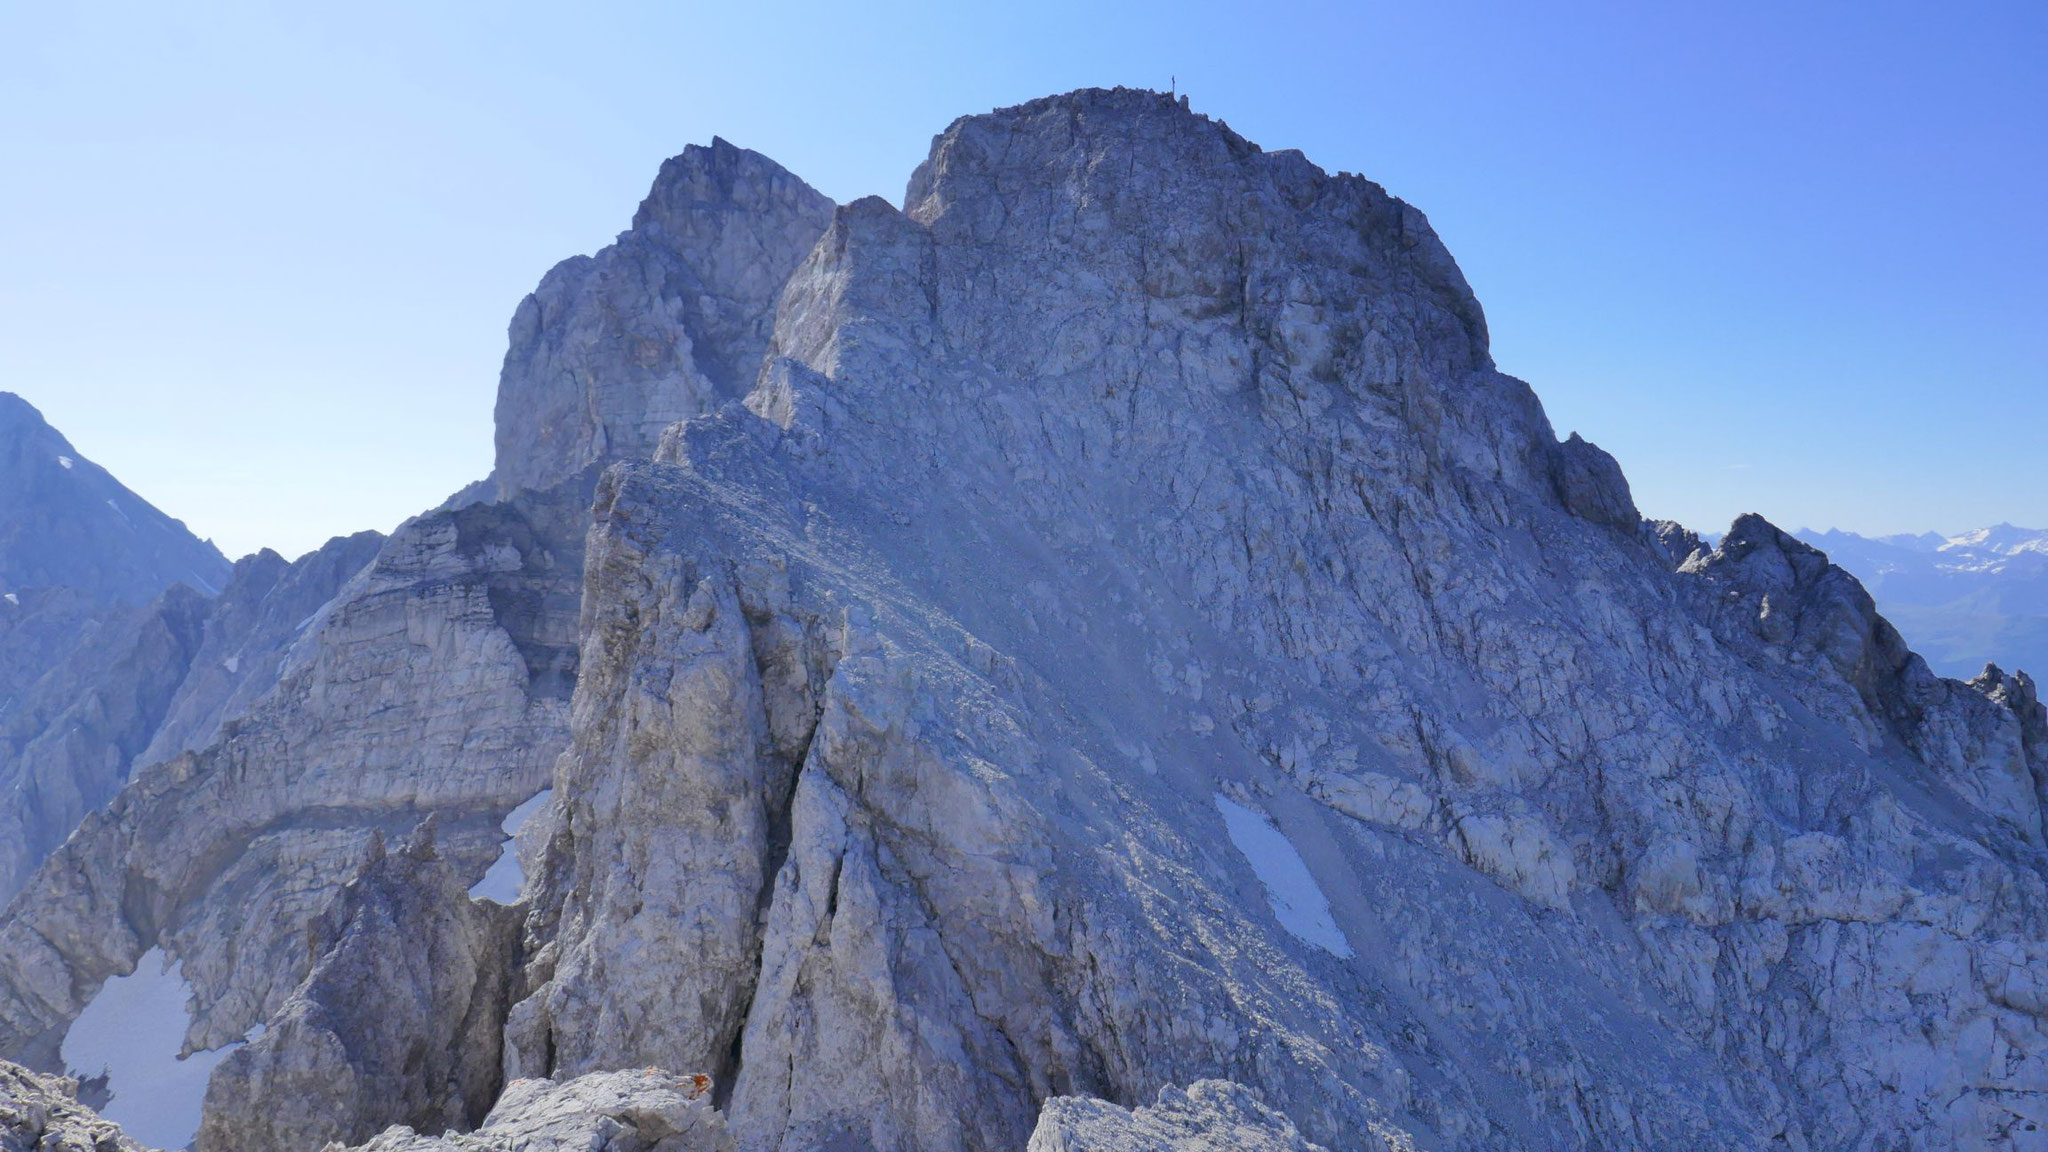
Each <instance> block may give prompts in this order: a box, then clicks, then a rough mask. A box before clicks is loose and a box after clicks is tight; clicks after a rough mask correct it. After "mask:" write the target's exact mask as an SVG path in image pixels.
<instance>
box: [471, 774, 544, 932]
mask: <svg viewBox="0 0 2048 1152" xmlns="http://www.w3.org/2000/svg"><path fill="white" fill-rule="evenodd" d="M554 794H555V790H554V789H552V788H543V789H541V790H540V791H539V792H536V793H534V795H533V796H532V797H531V798H529V799H528V800H527V801H526V803H524V804H521V805H520V806H519V807H517V808H514V809H513V810H512V811H511V813H510V814H509V815H507V816H506V817H505V822H504V823H502V824H500V825H498V827H500V828H503V829H504V830H505V847H504V849H503V850H502V851H500V852H499V853H498V859H497V860H496V861H495V862H493V863H492V864H491V868H490V871H488V872H485V873H484V878H483V879H481V880H479V881H477V882H476V884H475V885H474V886H472V887H471V888H470V890H469V894H470V897H471V898H472V899H476V900H491V901H495V902H497V903H499V904H516V903H518V901H519V890H520V889H521V888H523V887H525V885H526V869H524V868H521V867H520V866H519V842H518V841H517V840H516V839H515V837H517V836H518V835H519V830H520V829H521V828H523V827H525V826H526V822H527V821H528V820H531V819H533V814H534V813H535V812H538V811H540V809H541V805H543V804H546V803H547V802H548V797H550V796H553V795H554Z"/></svg>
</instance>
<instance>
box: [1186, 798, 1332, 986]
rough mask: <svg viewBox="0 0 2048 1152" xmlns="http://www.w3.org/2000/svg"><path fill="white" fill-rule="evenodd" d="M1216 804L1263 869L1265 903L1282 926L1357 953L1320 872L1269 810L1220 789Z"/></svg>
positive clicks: (1255, 867)
mask: <svg viewBox="0 0 2048 1152" xmlns="http://www.w3.org/2000/svg"><path fill="white" fill-rule="evenodd" d="M1216 810H1217V811H1219V812H1221V813H1223V824H1224V827H1225V828H1227V829H1229V831H1230V842H1231V843H1232V844H1235V845H1237V850H1238V851H1239V852H1242V853H1244V858H1245V859H1246V860H1248V861H1250V862H1251V866H1252V871H1253V872H1255V873H1257V874H1258V877H1259V883H1261V884H1263V885H1265V886H1266V903H1268V904H1271V905H1272V906H1273V915H1274V916H1275V917H1277V918H1278V919H1279V921H1280V926H1281V927H1282V928H1285V929H1287V931H1288V932H1290V933H1292V934H1293V935H1294V937H1295V938H1296V939H1299V940H1301V941H1303V942H1305V943H1309V944H1313V945H1315V946H1316V947H1318V948H1321V949H1322V950H1323V951H1325V952H1328V953H1329V954H1331V955H1332V956H1340V957H1349V956H1352V955H1354V953H1353V952H1352V950H1351V942H1350V941H1348V940H1346V939H1345V938H1344V933H1343V932H1342V931H1340V930H1339V929H1338V928H1337V922H1336V921H1335V920H1333V919H1331V918H1330V902H1329V900H1327V899H1326V898H1324V896H1323V890H1322V889H1321V888H1319V887H1317V886H1316V878H1315V876H1314V875H1312V874H1310V872H1309V870H1308V865H1307V864H1306V863H1305V862H1303V860H1302V858H1301V853H1300V852H1297V851H1295V849H1294V843H1293V841H1290V840H1289V839H1287V835H1286V833H1283V832H1281V831H1280V829H1278V828H1275V827H1274V826H1273V823H1272V821H1270V820H1268V819H1266V817H1265V816H1263V815H1261V814H1259V813H1257V812H1254V811H1252V810H1251V809H1249V808H1247V807H1245V806H1244V805H1242V804H1239V803H1236V802H1235V801H1233V800H1231V799H1230V798H1228V797H1226V796H1224V795H1223V794H1222V793H1220V792H1219V793H1217V794H1216Z"/></svg>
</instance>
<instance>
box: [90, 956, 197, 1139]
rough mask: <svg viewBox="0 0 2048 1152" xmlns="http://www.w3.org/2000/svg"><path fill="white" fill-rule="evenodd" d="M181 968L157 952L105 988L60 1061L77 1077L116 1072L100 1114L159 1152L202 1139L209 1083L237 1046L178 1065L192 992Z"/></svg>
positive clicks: (113, 1074)
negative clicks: (202, 1112)
mask: <svg viewBox="0 0 2048 1152" xmlns="http://www.w3.org/2000/svg"><path fill="white" fill-rule="evenodd" d="M180 967H181V965H178V964H170V965H166V964H165V963H164V952H163V949H161V948H151V949H150V950H149V951H148V952H146V953H144V954H143V956H142V959H141V960H140V961H139V962H137V964H136V965H135V972H134V973H133V974H132V975H128V976H116V977H114V978H113V979H111V980H108V981H107V982H106V983H105V984H104V985H102V986H101V987H100V990H99V994H98V995H96V996H94V997H93V998H92V1002H91V1003H89V1004H87V1005H86V1006H85V1011H83V1012H81V1013H79V1014H78V1019H77V1020H74V1021H72V1023H71V1030H70V1031H69V1032H66V1033H65V1034H64V1043H63V1044H62V1046H61V1047H60V1048H59V1054H60V1055H61V1056H62V1057H63V1059H64V1065H65V1067H67V1068H69V1069H71V1075H74V1076H97V1075H99V1073H100V1072H101V1071H102V1070H104V1071H106V1072H108V1073H110V1075H109V1077H108V1083H107V1086H108V1088H110V1089H111V1090H112V1092H113V1099H112V1100H111V1101H109V1102H108V1104H107V1106H106V1107H105V1108H103V1109H101V1112H102V1113H103V1114H104V1115H105V1116H106V1117H107V1119H109V1120H112V1121H114V1122H115V1123H118V1124H120V1125H121V1126H122V1127H123V1128H125V1129H127V1130H128V1134H129V1135H130V1136H133V1137H135V1138H136V1139H137V1140H139V1141H141V1142H142V1143H144V1144H146V1145H149V1146H150V1147H152V1148H183V1147H185V1146H186V1145H188V1144H190V1143H192V1138H193V1137H194V1136H196V1135H197V1134H198V1132H199V1108H200V1105H201V1104H202V1103H204V1102H205V1099H206V1079H207V1077H209V1076H211V1075H213V1069H214V1066H215V1065H216V1064H219V1063H220V1062H221V1061H222V1060H224V1059H226V1058H227V1055H228V1053H229V1052H232V1051H234V1049H235V1048H236V1047H238V1045H234V1044H230V1045H228V1046H227V1047H225V1048H219V1049H215V1050H214V1051H212V1052H195V1053H193V1054H192V1055H190V1056H187V1057H185V1058H183V1059H179V1057H178V1050H179V1049H180V1048H182V1047H184V1044H185V1029H186V1027H187V1026H188V1025H189V1024H190V1020H189V1019H188V1018H187V1017H186V1015H185V1001H186V1000H187V999H188V998H189V997H190V996H191V994H192V989H191V986H190V985H188V984H186V983H185V977H184V974H183V973H182V972H180V971H179V969H180Z"/></svg>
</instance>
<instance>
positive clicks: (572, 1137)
mask: <svg viewBox="0 0 2048 1152" xmlns="http://www.w3.org/2000/svg"><path fill="white" fill-rule="evenodd" d="M710 1084H711V1080H710V1077H707V1076H704V1075H702V1074H701V1073H697V1074H691V1075H687V1076H675V1075H672V1074H670V1073H668V1072H665V1071H662V1070H660V1069H657V1068H635V1069H632V1070H629V1071H624V1072H594V1073H592V1074H590V1075H588V1076H583V1077H579V1078H578V1079H575V1080H570V1081H567V1082H564V1083H556V1082H554V1081H549V1080H515V1081H513V1082H512V1083H511V1084H510V1085H507V1086H506V1088H505V1095H504V1096H503V1098H501V1099H500V1100H499V1101H498V1104H497V1106H496V1107H494V1108H492V1109H491V1114H490V1117H489V1118H488V1119H487V1120H485V1121H484V1123H483V1125H482V1126H481V1127H479V1128H478V1129H477V1130H476V1131H475V1132H473V1133H466V1134H454V1133H451V1134H448V1135H445V1136H432V1135H421V1134H419V1133H417V1132H415V1131H413V1130H412V1129H411V1128H407V1127H397V1128H392V1129H390V1130H388V1131H386V1132H384V1133H382V1134H380V1135H379V1136H378V1137H377V1138H376V1139H374V1140H371V1141H370V1142H368V1143H367V1144H364V1145H362V1147H361V1150H360V1152H589V1150H590V1149H603V1150H604V1152H732V1139H731V1138H730V1137H729V1136H727V1135H726V1131H725V1123H724V1121H723V1120H722V1118H721V1117H720V1116H719V1114H718V1113H717V1112H716V1111H714V1110H713V1109H712V1107H711V1100H710V1098H709V1096H708V1094H707V1093H708V1091H709V1088H710ZM328 1148H329V1152H340V1146H339V1145H329V1146H328Z"/></svg>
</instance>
